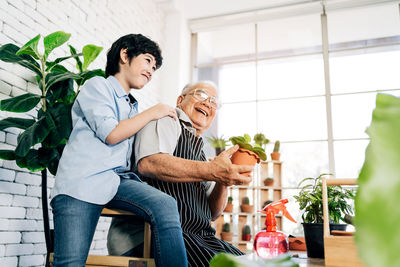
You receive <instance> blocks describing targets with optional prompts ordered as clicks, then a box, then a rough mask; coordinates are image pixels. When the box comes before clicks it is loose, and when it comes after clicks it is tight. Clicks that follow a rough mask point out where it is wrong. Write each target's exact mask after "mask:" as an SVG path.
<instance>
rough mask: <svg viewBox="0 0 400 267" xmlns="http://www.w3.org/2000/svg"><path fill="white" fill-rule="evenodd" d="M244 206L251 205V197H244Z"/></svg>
mask: <svg viewBox="0 0 400 267" xmlns="http://www.w3.org/2000/svg"><path fill="white" fill-rule="evenodd" d="M242 204H245V205H249V204H250V199H249V197H244V198H243V199H242Z"/></svg>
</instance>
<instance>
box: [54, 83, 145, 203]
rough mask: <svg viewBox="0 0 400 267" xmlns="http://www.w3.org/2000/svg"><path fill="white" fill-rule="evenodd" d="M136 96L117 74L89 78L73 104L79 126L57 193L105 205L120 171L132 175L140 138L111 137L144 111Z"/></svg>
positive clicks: (62, 163)
mask: <svg viewBox="0 0 400 267" xmlns="http://www.w3.org/2000/svg"><path fill="white" fill-rule="evenodd" d="M131 99H133V100H134V98H133V97H132V96H128V95H127V94H126V92H125V90H124V89H123V88H122V86H121V84H120V83H119V82H118V80H117V79H116V78H115V77H113V76H109V77H108V78H107V79H104V78H102V77H94V78H92V79H90V80H88V81H87V82H86V83H85V85H84V86H83V87H82V89H81V91H80V92H79V94H78V97H77V98H76V100H75V103H74V105H73V107H72V111H71V113H72V123H73V130H72V133H71V136H70V137H69V140H68V143H67V145H66V146H65V149H64V152H63V155H62V157H61V159H60V163H59V166H58V170H57V175H56V181H55V185H54V188H53V192H52V196H53V197H55V196H56V195H59V194H65V195H68V196H71V197H74V198H77V199H79V200H83V201H86V202H90V203H95V204H105V203H107V202H109V201H110V200H111V199H112V198H113V197H114V196H115V194H116V192H117V189H118V186H119V183H120V178H119V175H122V176H123V177H126V178H128V177H129V176H130V175H129V170H130V167H131V166H130V165H131V153H132V142H133V138H134V137H133V136H132V137H130V138H128V139H126V140H123V141H121V142H119V143H118V144H115V145H108V144H106V141H105V140H106V138H107V136H108V135H109V134H110V132H111V131H112V130H113V129H114V128H115V127H116V126H117V125H118V123H119V122H120V121H121V120H126V119H128V118H131V117H133V116H134V115H136V114H137V113H138V109H137V108H138V107H137V102H136V101H135V100H134V101H133V103H131ZM132 175H133V174H132Z"/></svg>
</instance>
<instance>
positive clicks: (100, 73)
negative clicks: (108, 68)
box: [75, 69, 106, 86]
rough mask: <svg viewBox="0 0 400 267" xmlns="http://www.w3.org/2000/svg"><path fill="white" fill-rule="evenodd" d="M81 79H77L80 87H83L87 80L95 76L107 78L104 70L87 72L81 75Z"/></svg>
mask: <svg viewBox="0 0 400 267" xmlns="http://www.w3.org/2000/svg"><path fill="white" fill-rule="evenodd" d="M79 76H80V78H78V79H75V81H76V83H77V84H78V85H80V86H81V85H83V84H84V83H85V82H86V81H87V80H89V79H90V78H92V77H95V76H101V77H106V74H105V72H104V71H103V70H102V69H95V70H87V71H84V72H81V73H79Z"/></svg>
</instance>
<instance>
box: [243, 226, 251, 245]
mask: <svg viewBox="0 0 400 267" xmlns="http://www.w3.org/2000/svg"><path fill="white" fill-rule="evenodd" d="M250 239H251V229H250V226H248V225H245V226H244V227H243V230H242V240H243V241H250Z"/></svg>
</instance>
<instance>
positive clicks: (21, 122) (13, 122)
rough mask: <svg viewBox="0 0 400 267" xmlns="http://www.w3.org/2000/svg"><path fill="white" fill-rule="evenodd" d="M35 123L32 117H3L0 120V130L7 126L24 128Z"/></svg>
mask: <svg viewBox="0 0 400 267" xmlns="http://www.w3.org/2000/svg"><path fill="white" fill-rule="evenodd" d="M34 123H35V120H33V119H22V118H11V117H9V118H5V119H4V120H1V121H0V130H4V129H7V128H11V127H14V128H18V129H24V130H25V129H26V128H28V127H30V126H32V124H34Z"/></svg>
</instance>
